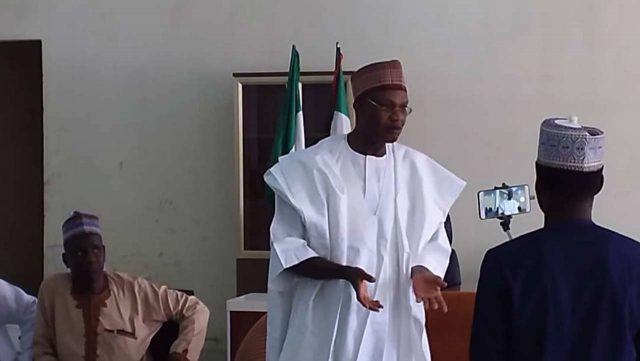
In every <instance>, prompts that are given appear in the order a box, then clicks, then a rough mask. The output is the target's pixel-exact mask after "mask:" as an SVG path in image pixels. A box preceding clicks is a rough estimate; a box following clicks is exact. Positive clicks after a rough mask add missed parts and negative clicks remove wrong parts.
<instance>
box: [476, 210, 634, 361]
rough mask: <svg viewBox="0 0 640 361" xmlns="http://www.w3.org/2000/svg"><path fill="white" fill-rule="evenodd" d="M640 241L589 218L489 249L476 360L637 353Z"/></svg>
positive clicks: (585, 358)
mask: <svg viewBox="0 0 640 361" xmlns="http://www.w3.org/2000/svg"><path fill="white" fill-rule="evenodd" d="M639 340H640V244H639V243H637V242H636V241H634V240H633V239H630V238H628V237H625V236H623V235H620V234H618V233H615V232H613V231H610V230H608V229H605V228H602V227H600V226H598V225H596V224H594V223H593V222H590V221H571V222H566V223H563V224H558V225H553V226H549V227H545V228H543V229H540V230H537V231H535V232H532V233H529V234H527V235H524V236H522V237H518V238H516V239H514V240H513V241H509V242H506V243H504V244H502V245H500V246H498V247H495V248H493V249H491V250H489V251H488V252H487V254H486V255H485V258H484V260H483V262H482V268H481V270H480V280H479V282H478V290H477V296H476V306H475V315H474V321H473V331H472V337H471V361H483V360H487V361H489V360H490V361H503V360H513V361H528V360H531V361H554V360H557V361H570V360H576V361H589V360H593V361H623V360H624V361H627V360H629V361H635V360H640V358H636V357H637V356H636V352H637V351H636V350H637V347H638V344H639Z"/></svg>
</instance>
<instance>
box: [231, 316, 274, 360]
mask: <svg viewBox="0 0 640 361" xmlns="http://www.w3.org/2000/svg"><path fill="white" fill-rule="evenodd" d="M266 353H267V315H264V316H262V317H261V318H260V319H259V320H258V322H256V324H255V325H253V327H251V329H250V330H249V332H247V335H246V336H245V337H244V340H242V342H241V343H240V347H238V352H237V353H236V358H235V360H234V361H265V358H266Z"/></svg>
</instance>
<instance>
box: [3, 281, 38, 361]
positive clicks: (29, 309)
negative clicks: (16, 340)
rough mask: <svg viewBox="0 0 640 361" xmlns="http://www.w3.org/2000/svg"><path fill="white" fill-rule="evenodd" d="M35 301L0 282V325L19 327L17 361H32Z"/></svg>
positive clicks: (16, 288) (15, 288)
mask: <svg viewBox="0 0 640 361" xmlns="http://www.w3.org/2000/svg"><path fill="white" fill-rule="evenodd" d="M35 318H36V299H35V297H32V296H29V295H28V294H26V293H25V292H24V291H22V290H21V289H20V288H18V287H16V286H13V285H11V284H9V283H7V282H5V281H2V280H0V324H4V325H18V326H19V327H20V352H19V357H18V360H19V361H26V360H31V359H32V349H31V348H32V344H33V332H34V326H35Z"/></svg>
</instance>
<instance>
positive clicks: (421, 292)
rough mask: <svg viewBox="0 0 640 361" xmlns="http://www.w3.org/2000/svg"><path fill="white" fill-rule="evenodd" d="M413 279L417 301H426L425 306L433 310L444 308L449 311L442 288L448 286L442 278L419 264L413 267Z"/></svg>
mask: <svg viewBox="0 0 640 361" xmlns="http://www.w3.org/2000/svg"><path fill="white" fill-rule="evenodd" d="M411 280H412V282H413V293H414V294H415V296H416V302H422V303H424V308H425V309H426V310H428V309H429V308H431V309H433V310H437V309H442V310H443V311H444V312H447V311H448V308H447V303H446V302H445V301H444V298H443V297H442V292H441V290H442V289H443V288H446V287H447V284H446V283H445V282H444V281H443V280H442V278H440V277H438V276H436V275H434V274H433V273H431V271H429V270H428V269H426V268H424V267H422V266H417V267H413V269H411Z"/></svg>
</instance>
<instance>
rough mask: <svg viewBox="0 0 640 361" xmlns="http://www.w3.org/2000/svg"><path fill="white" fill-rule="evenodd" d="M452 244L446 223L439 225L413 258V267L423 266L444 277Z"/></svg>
mask: <svg viewBox="0 0 640 361" xmlns="http://www.w3.org/2000/svg"><path fill="white" fill-rule="evenodd" d="M450 256H451V245H450V244H449V238H447V232H446V230H445V229H444V223H443V224H441V225H440V227H438V230H437V231H436V232H435V233H434V234H433V236H432V237H431V239H429V240H428V241H423V242H422V243H421V244H420V246H419V247H418V250H417V252H415V253H414V254H413V255H412V256H411V258H412V260H411V267H415V266H423V267H425V268H427V269H428V270H429V271H431V273H433V274H435V275H436V276H439V277H442V278H444V275H445V273H446V272H447V267H448V266H449V257H450Z"/></svg>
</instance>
